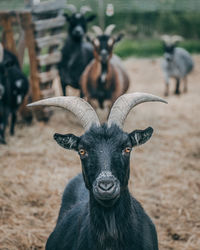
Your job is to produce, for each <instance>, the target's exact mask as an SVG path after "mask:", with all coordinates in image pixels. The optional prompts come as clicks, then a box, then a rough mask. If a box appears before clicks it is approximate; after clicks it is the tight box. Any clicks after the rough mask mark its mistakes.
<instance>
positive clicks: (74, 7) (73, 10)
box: [67, 4, 77, 13]
mask: <svg viewBox="0 0 200 250" xmlns="http://www.w3.org/2000/svg"><path fill="white" fill-rule="evenodd" d="M67 9H69V10H70V11H71V12H72V13H76V12H77V8H76V6H75V5H73V4H68V5H67Z"/></svg>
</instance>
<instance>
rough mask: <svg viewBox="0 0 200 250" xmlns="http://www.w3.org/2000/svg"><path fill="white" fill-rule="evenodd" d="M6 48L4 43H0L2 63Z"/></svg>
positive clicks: (0, 60) (0, 59)
mask: <svg viewBox="0 0 200 250" xmlns="http://www.w3.org/2000/svg"><path fill="white" fill-rule="evenodd" d="M3 55H4V49H3V45H2V43H0V63H1V62H2V61H3Z"/></svg>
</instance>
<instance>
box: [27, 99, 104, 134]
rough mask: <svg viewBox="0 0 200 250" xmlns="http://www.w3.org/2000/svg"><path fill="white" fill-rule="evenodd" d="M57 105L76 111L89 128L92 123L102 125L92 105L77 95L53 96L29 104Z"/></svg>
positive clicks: (84, 125)
mask: <svg viewBox="0 0 200 250" xmlns="http://www.w3.org/2000/svg"><path fill="white" fill-rule="evenodd" d="M39 105H42V106H55V107H61V108H64V109H67V110H69V111H71V112H72V113H74V114H75V115H76V116H77V118H78V119H79V120H80V122H81V124H82V126H83V128H84V129H85V130H88V129H89V128H90V127H91V125H92V124H96V125H97V126H100V122H99V118H98V116H97V114H96V112H95V110H94V109H93V108H92V106H91V105H90V104H89V103H88V102H86V101H85V100H83V99H82V98H79V97H75V96H59V97H52V98H48V99H44V100H40V101H37V102H33V103H30V104H28V105H27V106H28V107H33V106H39Z"/></svg>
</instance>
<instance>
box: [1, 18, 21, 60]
mask: <svg viewBox="0 0 200 250" xmlns="http://www.w3.org/2000/svg"><path fill="white" fill-rule="evenodd" d="M3 17H4V18H3V19H2V20H1V24H2V26H3V40H4V41H3V45H4V47H5V48H6V49H8V50H10V51H12V52H13V53H14V54H15V55H16V56H17V50H16V45H15V40H14V33H13V29H12V19H11V17H10V16H9V15H6V14H5V15H3Z"/></svg>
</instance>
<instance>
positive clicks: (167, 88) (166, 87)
mask: <svg viewBox="0 0 200 250" xmlns="http://www.w3.org/2000/svg"><path fill="white" fill-rule="evenodd" d="M168 95H169V83H166V84H165V92H164V96H168Z"/></svg>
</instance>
